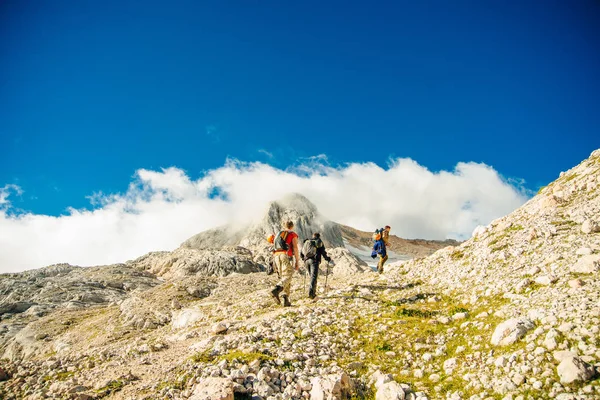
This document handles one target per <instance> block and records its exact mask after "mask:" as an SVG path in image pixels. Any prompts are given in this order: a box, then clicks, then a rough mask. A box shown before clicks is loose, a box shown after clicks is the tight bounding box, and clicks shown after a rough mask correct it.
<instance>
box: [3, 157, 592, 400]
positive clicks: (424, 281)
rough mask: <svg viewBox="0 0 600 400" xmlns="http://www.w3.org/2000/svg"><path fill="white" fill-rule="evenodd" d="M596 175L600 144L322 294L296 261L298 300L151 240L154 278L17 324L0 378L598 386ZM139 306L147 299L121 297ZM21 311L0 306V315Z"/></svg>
mask: <svg viewBox="0 0 600 400" xmlns="http://www.w3.org/2000/svg"><path fill="white" fill-rule="evenodd" d="M599 186H600V150H596V151H595V152H593V153H592V155H591V156H590V158H589V159H587V160H585V161H584V162H582V163H581V164H580V165H578V166H577V167H575V168H573V169H572V170H570V171H567V172H566V173H563V174H561V177H560V178H559V179H558V180H557V181H556V182H554V183H552V184H550V185H549V186H547V187H546V188H543V189H542V190H541V191H540V193H539V194H538V196H536V197H534V198H533V199H531V200H530V201H529V202H528V203H527V204H525V205H524V206H523V207H521V208H519V209H518V210H516V211H515V212H513V213H511V214H510V215H508V216H506V217H503V218H500V219H499V220H497V221H494V222H492V223H491V224H490V225H489V226H487V227H481V228H479V229H477V230H476V232H475V233H474V237H473V238H472V239H470V240H468V241H466V242H464V243H462V244H460V245H458V246H451V247H447V248H445V249H443V250H440V251H438V252H436V253H435V254H434V255H432V256H430V257H427V258H420V259H413V260H411V261H407V262H402V263H397V264H396V265H392V266H390V267H389V268H388V269H387V270H386V273H385V274H383V275H377V274H374V273H372V272H370V271H368V270H367V271H366V272H361V273H360V274H358V275H357V274H349V273H348V274H343V273H336V272H335V271H334V273H333V274H331V275H328V276H327V284H328V286H327V288H325V287H324V283H325V282H324V279H323V278H320V281H319V282H320V294H321V299H320V300H319V301H317V302H311V301H308V300H307V299H305V294H304V290H303V289H304V284H305V283H304V277H303V276H302V275H296V276H295V277H294V281H293V292H292V300H293V302H294V306H293V307H291V308H281V307H276V306H275V305H274V304H273V303H272V300H271V299H270V298H269V296H268V290H269V289H270V288H271V287H272V285H273V284H274V282H275V281H276V277H275V276H272V275H271V276H268V275H265V274H264V273H248V274H240V273H236V272H234V273H230V274H227V275H226V276H223V277H217V276H203V275H202V273H201V272H200V271H204V269H202V268H200V269H195V267H189V264H186V263H184V262H182V265H179V264H177V263H176V262H173V263H171V264H170V265H167V264H168V263H167V264H161V265H159V264H160V262H159V260H164V259H165V257H167V258H168V257H171V255H165V254H160V253H159V254H154V255H150V256H148V257H147V258H144V259H141V260H137V261H136V262H137V263H139V269H138V271H140V272H143V273H146V274H150V275H149V276H148V277H149V279H151V281H150V282H151V283H152V284H149V285H148V286H147V287H145V288H142V287H140V290H133V292H134V293H131V294H130V295H129V296H127V298H126V299H116V300H115V301H111V302H105V303H100V304H98V305H97V306H93V307H88V308H85V309H79V308H78V309H72V310H71V309H60V310H57V311H54V312H53V313H51V314H49V315H45V316H41V317H39V319H37V320H35V321H32V322H29V323H28V325H26V326H25V328H23V329H21V330H20V331H19V333H22V336H24V337H28V338H30V340H31V342H32V343H36V342H39V344H41V345H40V346H38V347H37V350H36V351H34V352H32V353H30V354H28V355H27V356H24V354H23V353H22V352H21V353H19V354H17V353H15V354H17V355H18V356H14V357H9V358H10V359H9V360H6V359H5V360H4V361H3V363H2V364H1V367H0V381H3V382H2V383H0V394H1V395H2V396H4V398H7V399H13V398H28V399H39V398H74V399H94V398H115V399H117V398H123V399H154V398H172V399H234V398H248V399H250V398H252V399H255V400H258V399H268V400H275V399H308V398H310V399H344V398H355V399H358V398H365V399H373V398H375V399H404V398H410V399H419V398H420V399H427V398H428V399H453V400H454V399H456V400H457V399H470V400H481V399H503V400H509V399H510V400H517V399H519V400H520V399H522V400H525V399H547V398H555V399H562V400H567V399H597V398H600V382H599V379H598V372H599V369H600V340H599V338H600V335H599V334H598V333H599V328H598V326H599V325H600V290H599V289H600V287H599V286H600V282H599V280H598V271H599V269H600V254H599V252H600V221H599V220H598V215H600V197H599V195H600V190H599V189H598V187H599ZM321 231H323V229H321ZM240 240H242V239H240ZM229 245H235V243H229ZM185 249H187V250H196V249H191V248H189V247H185V246H182V250H185ZM231 249H235V247H233V248H231ZM343 250H344V249H339V251H340V254H339V255H336V257H338V258H340V257H341V256H344V255H347V254H346V253H344V251H343ZM198 251H200V250H198ZM202 251H204V250H202ZM206 251H210V250H206ZM228 251H234V250H228ZM240 251H241V250H240ZM336 251H338V250H336ZM242 253H243V251H242ZM349 257H350V256H349ZM183 258H184V259H185V257H183ZM350 259H351V258H350ZM153 260H154V261H153ZM136 262H133V263H128V264H126V265H125V266H127V267H132V266H133V265H135V264H136ZM349 264H352V263H351V262H349ZM193 265H197V264H193ZM336 267H337V266H336ZM132 268H133V267H132ZM133 269H134V270H135V268H133ZM184 270H185V271H189V274H179V273H178V271H184ZM154 274H157V275H154ZM151 276H156V278H152V277H151ZM150 282H149V283H150ZM156 282H160V284H158V285H154V283H156ZM131 299H136V300H135V301H133V300H131ZM15 300H18V299H15ZM19 301H20V300H19ZM15 302H18V301H15ZM139 309H143V310H144V312H145V313H146V314H147V315H146V316H143V317H142V318H138V317H139V313H137V312H127V311H128V310H139ZM17 315H19V314H16V313H12V312H11V313H5V314H3V315H2V321H1V323H2V325H1V326H5V325H6V324H7V323H9V322H10V321H11V320H12V319H13V318H16V316H17ZM147 324H148V325H147ZM0 329H2V328H0ZM23 331H25V332H24V333H23ZM24 348H25V349H26V348H29V347H24ZM44 350H45V351H44ZM5 357H6V354H5Z"/></svg>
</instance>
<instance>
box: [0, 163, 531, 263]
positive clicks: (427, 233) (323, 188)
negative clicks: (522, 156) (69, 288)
mask: <svg viewBox="0 0 600 400" xmlns="http://www.w3.org/2000/svg"><path fill="white" fill-rule="evenodd" d="M289 192H298V193H301V194H303V195H304V196H306V197H307V198H309V199H310V200H311V201H312V202H314V203H315V204H316V206H317V208H318V209H319V211H320V212H321V213H322V214H323V215H324V216H325V217H327V218H329V219H331V220H334V221H337V222H340V223H342V224H346V225H350V226H352V227H355V228H358V229H362V230H368V231H370V230H373V229H374V228H376V227H380V226H383V225H391V226H392V233H394V234H396V235H398V236H401V237H406V238H426V239H446V238H455V239H464V238H467V237H469V236H470V234H471V232H472V230H473V229H474V228H475V227H476V226H477V225H482V224H483V225H485V224H488V223H489V222H490V221H491V220H493V219H495V218H498V217H500V216H503V215H505V214H507V213H509V212H511V211H512V210H514V209H515V208H517V207H519V206H520V205H522V204H523V203H524V202H525V201H526V200H527V194H526V191H525V190H524V189H523V188H522V187H521V186H520V185H519V184H515V183H511V182H508V181H507V180H505V179H503V178H502V176H500V175H499V174H498V172H497V171H495V170H494V169H493V168H492V167H490V166H487V165H485V164H478V163H472V162H468V163H462V162H461V163H458V164H457V165H456V167H455V169H454V170H453V171H440V172H432V171H429V170H428V169H427V168H425V167H423V166H421V165H419V164H418V163H416V162H415V161H413V160H411V159H396V160H393V161H391V162H390V164H389V165H388V166H387V167H386V168H381V167H379V166H377V165H376V164H373V163H352V164H348V165H346V166H343V167H337V168H336V167H331V166H328V165H327V160H326V157H324V156H317V157H315V158H312V159H310V160H307V161H306V162H305V163H303V164H301V165H299V166H296V167H294V168H292V169H287V170H281V169H277V168H274V167H272V166H270V165H267V164H263V163H259V162H256V163H243V162H239V161H236V160H229V161H227V162H226V164H225V165H224V166H223V167H221V168H218V169H215V170H211V171H208V172H207V173H206V174H205V175H204V176H203V177H201V178H199V179H197V180H192V179H190V177H189V176H188V175H187V174H186V173H185V172H184V171H183V170H181V169H178V168H167V169H163V170H161V171H150V170H145V169H140V170H138V171H137V172H136V174H135V177H134V179H133V181H132V182H131V183H130V185H129V188H128V190H127V192H126V193H120V194H111V195H105V194H102V193H96V194H94V195H92V196H90V200H91V202H92V204H93V205H94V209H93V210H77V209H72V208H70V209H69V210H68V213H67V214H66V215H62V216H58V217H56V216H48V215H39V214H32V213H25V214H14V213H11V212H10V196H11V195H13V194H15V193H16V194H20V193H21V189H20V188H19V187H15V186H14V185H7V186H4V187H3V188H0V273H1V272H16V271H22V270H26V269H32V268H39V267H43V266H46V265H50V264H54V263H59V262H68V263H70V264H74V265H82V266H90V265H102V264H111V263H117V262H124V261H126V260H129V259H133V258H136V257H138V256H141V255H143V254H145V253H147V252H149V251H156V250H172V249H174V248H176V247H178V246H179V244H180V243H181V242H183V241H184V240H186V239H187V238H188V237H190V236H192V235H194V234H196V233H198V232H201V231H203V230H206V229H209V228H212V227H215V226H218V225H221V224H225V223H230V222H239V223H242V222H247V221H250V220H252V219H254V218H257V217H258V218H260V217H262V215H263V213H264V212H265V211H266V207H267V204H268V202H269V201H272V200H276V199H278V198H281V197H282V196H283V195H285V194H286V193H289Z"/></svg>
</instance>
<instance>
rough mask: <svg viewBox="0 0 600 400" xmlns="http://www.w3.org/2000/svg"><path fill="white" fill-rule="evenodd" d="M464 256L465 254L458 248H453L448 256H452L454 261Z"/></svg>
mask: <svg viewBox="0 0 600 400" xmlns="http://www.w3.org/2000/svg"><path fill="white" fill-rule="evenodd" d="M464 256H465V254H464V253H463V252H462V251H460V250H454V251H453V252H452V254H450V258H452V259H453V260H454V261H458V260H460V259H461V258H463V257H464Z"/></svg>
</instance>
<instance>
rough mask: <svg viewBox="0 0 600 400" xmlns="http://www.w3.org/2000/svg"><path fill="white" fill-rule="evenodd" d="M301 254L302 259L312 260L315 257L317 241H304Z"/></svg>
mask: <svg viewBox="0 0 600 400" xmlns="http://www.w3.org/2000/svg"><path fill="white" fill-rule="evenodd" d="M302 254H304V258H313V257H315V256H316V255H317V241H316V240H314V239H309V240H305V241H304V244H303V245H302Z"/></svg>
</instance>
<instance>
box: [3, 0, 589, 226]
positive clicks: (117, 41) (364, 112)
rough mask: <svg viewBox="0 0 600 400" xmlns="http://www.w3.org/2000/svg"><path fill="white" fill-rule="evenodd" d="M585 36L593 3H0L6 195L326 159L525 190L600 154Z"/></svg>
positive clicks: (51, 193)
mask: <svg viewBox="0 0 600 400" xmlns="http://www.w3.org/2000/svg"><path fill="white" fill-rule="evenodd" d="M599 48H600V3H598V2H595V1H576V2H565V1H546V2H543V4H542V3H540V2H538V1H519V2H517V1H453V2H448V1H423V2H421V1H419V2H414V1H398V2H379V3H373V2H346V1H344V2H322V1H319V2H316V1H315V2H313V1H306V2H281V1H277V2H267V1H265V2H260V3H252V4H250V3H248V2H219V1H205V2H202V1H174V2H173V1H171V2H166V1H152V0H149V1H145V2H139V1H135V2H134V1H106V2H97V1H85V0H83V1H77V2H72V1H68V2H67V1H60V0H55V1H49V2H35V3H30V2H22V1H3V2H2V4H1V5H0V59H1V60H2V62H1V63H0V188H2V187H4V193H5V194H4V195H3V196H4V199H6V198H7V195H6V193H8V192H9V191H10V206H11V207H12V212H13V215H14V213H15V212H16V213H17V214H18V213H19V212H20V213H26V214H27V213H30V214H32V215H38V216H40V215H49V216H59V215H65V214H68V213H69V211H67V210H68V208H69V207H73V208H74V209H77V210H84V209H86V208H87V209H91V208H92V206H91V204H90V200H89V196H91V195H93V194H94V193H96V194H97V193H104V194H114V195H124V194H125V193H127V191H128V188H129V187H130V185H131V184H132V182H134V181H136V179H138V178H136V177H138V173H137V172H136V171H140V170H149V171H161V168H168V167H176V168H178V169H180V170H183V171H184V172H185V175H186V177H187V178H186V179H190V180H192V181H198V180H199V179H202V177H205V176H206V175H207V174H208V173H210V172H211V171H215V170H218V169H219V168H223V167H224V166H225V165H226V160H228V159H229V160H232V159H233V160H241V161H243V162H254V161H259V162H262V163H264V164H266V165H269V166H272V167H274V168H276V169H278V170H282V171H286V170H289V168H290V167H294V166H295V167H298V166H306V165H307V164H308V165H313V164H314V162H315V159H314V158H311V157H314V156H318V155H326V158H325V157H321V158H318V159H317V161H318V164H319V165H320V166H321V167H322V166H323V165H325V166H329V167H334V168H341V169H343V168H347V167H348V166H349V165H354V163H357V164H361V163H368V162H372V163H375V164H376V165H379V166H381V167H383V168H384V169H385V168H389V167H390V165H392V164H394V163H395V162H396V160H398V159H403V158H410V159H412V160H415V161H416V162H417V163H418V164H419V165H420V166H422V167H423V168H425V169H426V170H427V171H431V172H433V173H438V172H440V171H449V172H452V171H454V173H456V168H457V165H458V163H460V162H467V163H469V162H475V163H485V164H487V165H489V166H491V167H492V168H493V169H494V170H495V171H497V173H498V174H499V175H501V176H503V177H505V178H509V179H516V180H521V179H522V180H524V181H525V184H524V187H525V189H529V190H532V191H536V190H537V189H538V187H540V186H542V185H545V184H547V183H549V182H550V181H552V180H554V179H555V178H556V177H557V176H558V173H559V172H560V171H563V170H566V169H569V168H571V167H572V166H574V165H576V164H577V163H579V162H580V161H581V160H582V159H584V158H586V157H587V156H588V155H589V154H590V152H591V151H592V150H594V149H596V148H599V147H600V134H599V130H598V128H599V127H600V113H599V112H598V110H600V77H599V74H600V52H599V51H598V49H599ZM7 185H15V186H7ZM17 187H18V188H19V189H18V190H12V189H11V188H17ZM522 189H523V188H519V190H522ZM390 195H393V194H390ZM2 198H3V197H2V196H0V204H1V203H2ZM6 204H7V203H6V202H5V207H6ZM510 204H511V206H514V204H513V203H510ZM486 215H487V214H486Z"/></svg>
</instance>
